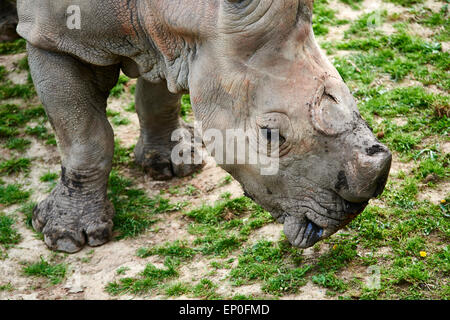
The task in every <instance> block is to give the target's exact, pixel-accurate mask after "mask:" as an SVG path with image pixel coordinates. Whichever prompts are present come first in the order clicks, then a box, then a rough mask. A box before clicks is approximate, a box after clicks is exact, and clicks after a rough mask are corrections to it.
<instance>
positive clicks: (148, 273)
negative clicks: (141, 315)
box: [105, 258, 178, 296]
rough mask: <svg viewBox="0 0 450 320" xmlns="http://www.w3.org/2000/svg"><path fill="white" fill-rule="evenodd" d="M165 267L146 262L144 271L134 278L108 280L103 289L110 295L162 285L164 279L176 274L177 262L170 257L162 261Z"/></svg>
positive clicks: (136, 293)
mask: <svg viewBox="0 0 450 320" xmlns="http://www.w3.org/2000/svg"><path fill="white" fill-rule="evenodd" d="M164 266H165V268H158V267H156V266H154V265H153V264H148V265H147V266H146V267H145V269H144V271H142V272H141V273H139V275H138V276H137V277H135V278H122V279H120V280H118V281H115V282H110V283H108V285H107V286H106V288H105V290H106V292H108V293H109V294H111V295H114V296H116V295H120V294H135V295H138V294H144V293H150V292H151V291H152V290H154V289H156V288H158V287H160V286H162V285H163V284H164V283H165V281H167V280H169V279H173V278H175V277H177V276H178V271H177V270H176V268H177V266H178V262H177V261H175V260H172V259H170V258H168V259H166V261H165V262H164Z"/></svg>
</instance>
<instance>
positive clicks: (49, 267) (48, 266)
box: [23, 256, 67, 285]
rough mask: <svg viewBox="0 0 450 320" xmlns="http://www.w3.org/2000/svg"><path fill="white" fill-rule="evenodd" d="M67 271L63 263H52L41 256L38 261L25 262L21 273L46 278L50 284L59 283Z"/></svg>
mask: <svg viewBox="0 0 450 320" xmlns="http://www.w3.org/2000/svg"><path fill="white" fill-rule="evenodd" d="M66 272H67V266H66V265H65V264H62V263H60V264H52V263H50V262H48V261H46V260H45V259H44V258H43V257H42V256H41V258H40V261H38V262H34V263H25V266H24V267H23V273H24V274H25V275H27V276H33V277H43V278H47V279H48V280H49V281H50V283H51V284H52V285H56V284H59V283H61V282H62V281H63V280H64V278H65V276H66Z"/></svg>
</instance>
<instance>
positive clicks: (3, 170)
mask: <svg viewBox="0 0 450 320" xmlns="http://www.w3.org/2000/svg"><path fill="white" fill-rule="evenodd" d="M30 166H31V160H30V159H27V158H19V159H11V160H7V161H3V162H2V163H0V175H11V174H18V173H22V172H23V173H27V172H29V171H30Z"/></svg>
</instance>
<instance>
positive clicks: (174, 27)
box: [136, 0, 218, 93]
mask: <svg viewBox="0 0 450 320" xmlns="http://www.w3.org/2000/svg"><path fill="white" fill-rule="evenodd" d="M136 6H137V12H138V20H139V25H140V28H141V30H142V32H143V33H144V38H145V41H148V42H149V43H148V45H149V46H150V47H151V50H154V51H155V52H156V56H157V60H158V63H157V64H158V67H157V68H156V69H157V70H156V72H158V73H159V76H161V77H165V78H166V80H167V84H168V88H169V90H170V91H171V92H174V93H178V92H183V91H188V90H189V81H188V79H189V72H190V70H191V69H192V68H191V67H192V64H193V63H194V61H195V58H196V54H197V52H198V50H197V49H198V47H199V45H200V44H201V43H202V42H203V41H204V40H205V39H206V38H207V37H209V36H211V34H212V33H213V32H214V30H215V24H216V21H217V8H218V1H216V0H171V1H167V0H144V1H137V2H136ZM154 71H155V70H153V71H152V73H155V72H154Z"/></svg>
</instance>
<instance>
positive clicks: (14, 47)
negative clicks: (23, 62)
mask: <svg viewBox="0 0 450 320" xmlns="http://www.w3.org/2000/svg"><path fill="white" fill-rule="evenodd" d="M26 44H27V43H26V41H25V40H24V39H17V40H15V41H10V42H2V43H0V55H6V54H16V53H21V52H25V49H26Z"/></svg>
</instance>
